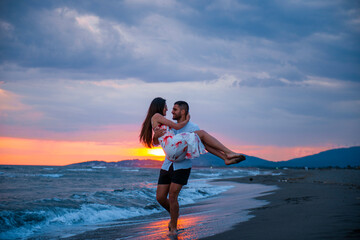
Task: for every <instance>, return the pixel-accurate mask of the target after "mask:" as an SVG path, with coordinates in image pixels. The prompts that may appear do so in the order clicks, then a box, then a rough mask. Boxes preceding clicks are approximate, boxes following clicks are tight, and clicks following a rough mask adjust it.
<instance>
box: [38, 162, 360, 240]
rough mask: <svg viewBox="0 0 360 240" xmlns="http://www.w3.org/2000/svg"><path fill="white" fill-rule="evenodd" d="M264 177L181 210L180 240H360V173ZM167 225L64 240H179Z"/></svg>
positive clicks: (155, 218)
mask: <svg viewBox="0 0 360 240" xmlns="http://www.w3.org/2000/svg"><path fill="white" fill-rule="evenodd" d="M259 173H260V174H259V175H256V176H247V177H240V178H239V177H236V178H223V179H216V180H210V181H209V183H210V184H213V185H229V186H234V187H233V188H232V189H229V190H227V191H226V192H223V193H221V194H220V195H218V196H215V197H211V198H209V199H205V200H202V201H199V202H196V203H194V204H189V205H186V206H181V207H180V218H179V228H180V229H182V230H181V231H180V233H179V235H178V238H175V239H210V240H218V239H227V240H228V239H234V240H235V239H247V240H251V239H295V240H297V239H299V240H300V239H359V237H360V227H359V226H360V171H359V170H354V169H318V170H316V169H315V170H314V169H311V170H304V169H281V170H269V171H268V170H263V169H262V170H261V171H259ZM239 203H240V204H239ZM168 221H169V216H168V213H167V212H165V211H163V212H160V213H156V214H153V215H149V216H146V217H137V218H133V219H128V220H122V221H117V222H116V221H115V222H113V223H105V224H104V225H102V226H101V225H99V228H98V229H89V230H88V231H86V232H83V233H79V234H76V235H72V234H70V235H67V236H66V235H65V236H64V235H63V236H62V239H63V238H65V239H72V240H78V239H174V238H171V237H169V236H168V230H167V224H168ZM44 239H47V238H46V237H45V238H44Z"/></svg>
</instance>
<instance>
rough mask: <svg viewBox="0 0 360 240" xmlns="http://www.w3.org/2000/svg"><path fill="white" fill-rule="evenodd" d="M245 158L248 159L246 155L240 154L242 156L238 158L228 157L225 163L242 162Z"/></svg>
mask: <svg viewBox="0 0 360 240" xmlns="http://www.w3.org/2000/svg"><path fill="white" fill-rule="evenodd" d="M244 160H246V157H245V156H244V155H242V154H240V156H239V157H237V158H232V159H226V160H225V164H226V165H231V164H236V163H239V162H242V161H244Z"/></svg>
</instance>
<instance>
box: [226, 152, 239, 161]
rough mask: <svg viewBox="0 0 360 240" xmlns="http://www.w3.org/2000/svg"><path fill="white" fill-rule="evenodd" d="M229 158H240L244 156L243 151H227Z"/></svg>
mask: <svg viewBox="0 0 360 240" xmlns="http://www.w3.org/2000/svg"><path fill="white" fill-rule="evenodd" d="M225 155H226V157H227V159H229V160H230V159H233V158H240V157H241V156H243V155H242V154H241V153H236V152H231V153H225Z"/></svg>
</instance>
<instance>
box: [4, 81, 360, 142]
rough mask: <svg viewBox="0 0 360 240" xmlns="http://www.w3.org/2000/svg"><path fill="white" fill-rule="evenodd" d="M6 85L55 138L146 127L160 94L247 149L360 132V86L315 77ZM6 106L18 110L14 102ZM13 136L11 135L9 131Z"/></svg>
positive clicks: (20, 120)
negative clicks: (274, 82) (247, 82)
mask: <svg viewBox="0 0 360 240" xmlns="http://www.w3.org/2000/svg"><path fill="white" fill-rule="evenodd" d="M238 85H240V87H239V86H238ZM3 87H4V88H6V91H7V92H12V91H16V93H17V94H19V95H21V96H22V102H21V104H22V105H24V106H26V107H27V108H28V109H32V111H34V112H39V113H41V116H42V117H41V118H39V119H37V122H36V125H37V126H38V129H40V130H41V129H42V131H49V132H50V133H52V134H53V133H59V134H64V133H69V132H81V131H84V129H86V128H88V129H102V128H104V127H106V126H112V125H113V126H115V125H129V124H132V125H136V126H140V125H141V123H142V121H143V118H144V116H145V114H146V111H147V108H148V106H149V103H150V102H151V100H152V99H153V98H154V97H157V96H162V97H164V98H165V99H167V100H168V105H169V108H170V109H171V106H172V104H173V102H175V101H177V100H181V99H182V100H185V101H188V102H189V104H190V107H191V116H192V119H193V121H195V122H196V123H198V124H199V125H200V126H201V127H202V128H203V129H206V130H208V131H209V132H214V133H215V134H219V136H222V138H224V139H233V140H234V142H238V143H242V144H251V145H255V144H262V145H269V144H270V145H273V144H275V145H285V146H294V145H296V144H297V143H301V144H302V145H306V144H315V145H317V144H320V143H322V142H326V143H327V144H330V143H332V142H336V141H337V140H339V139H341V141H345V142H346V141H357V140H356V139H357V135H356V134H354V133H355V132H359V127H358V124H357V122H358V121H359V120H360V111H359V110H357V109H359V108H358V106H359V101H360V99H359V96H358V90H359V88H360V87H359V85H358V84H354V83H352V82H347V83H344V82H342V81H334V80H332V79H317V78H314V79H310V80H306V81H303V82H302V84H300V83H299V84H298V85H293V84H287V85H284V86H276V87H275V86H274V87H271V88H267V87H262V88H259V87H256V88H255V87H249V86H241V80H240V79H238V78H236V77H235V76H231V75H224V76H222V77H221V78H219V79H217V80H214V81H197V82H174V83H161V82H159V83H147V82H144V81H142V80H139V79H118V80H117V79H112V80H111V79H108V80H102V81H99V80H96V81H95V80H88V81H76V82H74V81H72V80H58V81H52V82H47V81H38V82H35V81H33V82H32V84H31V86H30V85H29V84H28V83H24V82H15V83H6V84H4V85H3ZM164 90H165V91H164ZM7 104H8V105H9V106H11V105H12V103H11V101H8V103H7ZM15 106H16V104H15ZM6 113H7V114H10V115H11V116H12V117H11V119H18V120H17V124H18V125H19V126H23V125H26V122H27V121H28V120H27V118H21V117H19V115H18V114H19V112H13V113H12V112H11V111H6ZM168 117H171V114H170V112H169V113H168ZM2 124H5V125H6V124H10V121H3V123H2ZM7 134H8V135H9V136H12V135H11V134H12V133H11V131H10V130H9V131H8V133H7ZM22 137H24V136H22ZM73 137H74V136H73V135H69V138H70V139H71V138H73ZM68 140H69V139H68ZM230 143H231V142H229V144H230Z"/></svg>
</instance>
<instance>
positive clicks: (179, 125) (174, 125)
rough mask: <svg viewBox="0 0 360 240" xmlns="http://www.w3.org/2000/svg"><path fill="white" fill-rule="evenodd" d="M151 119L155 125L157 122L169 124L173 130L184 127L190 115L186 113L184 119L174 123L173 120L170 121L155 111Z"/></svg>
mask: <svg viewBox="0 0 360 240" xmlns="http://www.w3.org/2000/svg"><path fill="white" fill-rule="evenodd" d="M152 120H153V122H154V124H155V125H158V124H164V125H166V126H169V127H171V128H173V129H175V130H179V129H181V128H183V127H185V125H186V124H187V123H188V122H189V120H190V115H189V114H188V115H187V116H186V120H185V121H183V122H181V123H174V122H173V121H170V120H169V119H166V118H165V117H164V116H163V115H161V114H159V113H156V114H155V115H154V116H153V117H152Z"/></svg>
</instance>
